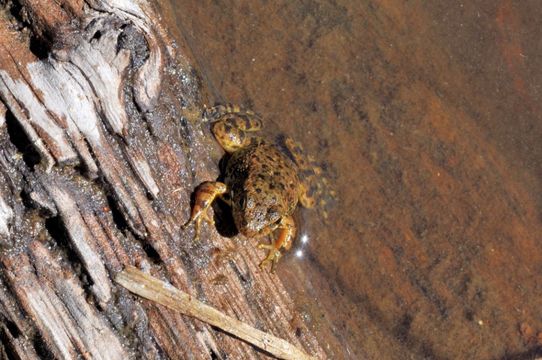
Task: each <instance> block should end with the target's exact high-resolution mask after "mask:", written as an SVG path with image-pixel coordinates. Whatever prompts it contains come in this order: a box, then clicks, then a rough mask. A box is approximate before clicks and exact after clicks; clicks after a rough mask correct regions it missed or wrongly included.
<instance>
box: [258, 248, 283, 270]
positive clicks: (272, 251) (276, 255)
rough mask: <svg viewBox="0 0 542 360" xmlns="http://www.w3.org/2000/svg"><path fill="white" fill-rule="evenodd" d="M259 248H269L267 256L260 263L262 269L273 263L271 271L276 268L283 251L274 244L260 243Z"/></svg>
mask: <svg viewBox="0 0 542 360" xmlns="http://www.w3.org/2000/svg"><path fill="white" fill-rule="evenodd" d="M258 249H269V253H268V254H267V257H266V258H265V259H263V261H262V262H261V263H260V265H259V266H260V269H262V270H263V269H264V268H265V267H266V266H267V264H271V272H273V271H274V270H275V264H276V263H277V262H278V261H279V259H280V257H281V256H282V254H281V252H280V251H279V250H278V249H277V248H276V247H275V245H274V244H259V245H258Z"/></svg>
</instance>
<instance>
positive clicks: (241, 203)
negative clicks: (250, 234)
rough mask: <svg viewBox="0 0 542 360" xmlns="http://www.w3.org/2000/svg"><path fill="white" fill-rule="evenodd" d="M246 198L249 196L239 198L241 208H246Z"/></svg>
mask: <svg viewBox="0 0 542 360" xmlns="http://www.w3.org/2000/svg"><path fill="white" fill-rule="evenodd" d="M246 200H247V198H246V197H244V196H243V197H242V198H241V199H239V207H240V208H241V209H244V208H245V205H246Z"/></svg>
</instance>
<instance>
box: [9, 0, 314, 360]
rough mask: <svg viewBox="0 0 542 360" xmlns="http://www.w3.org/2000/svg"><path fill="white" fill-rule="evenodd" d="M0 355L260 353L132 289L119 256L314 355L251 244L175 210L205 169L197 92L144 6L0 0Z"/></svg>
mask: <svg viewBox="0 0 542 360" xmlns="http://www.w3.org/2000/svg"><path fill="white" fill-rule="evenodd" d="M0 14H1V16H0V51H1V56H0V142H1V145H0V243H1V253H0V264H1V268H0V269H1V271H0V282H1V286H0V340H1V344H0V354H2V356H3V357H4V358H9V359H37V358H59V359H72V358H85V359H127V358H134V359H135V358H137V359H140V358H143V359H168V358H169V359H188V358H190V359H204V358H233V359H241V358H247V359H253V358H262V357H266V356H268V355H266V354H265V353H263V352H261V351H259V350H257V349H255V348H253V347H251V346H249V345H248V344H245V343H243V342H241V341H239V340H238V339H235V338H233V337H231V336H229V335H226V334H224V333H222V332H219V331H216V330H215V329H213V328H212V327H210V326H208V325H206V324H205V323H202V322H199V321H197V320H193V319H191V318H188V317H185V316H183V315H181V314H178V313H175V312H173V311H171V310H168V309H166V308H165V307H163V306H160V305H156V304H153V303H151V302H149V301H145V300H141V299H139V298H137V297H136V296H134V295H132V294H130V293H129V292H128V291H126V290H125V289H123V288H120V287H119V286H118V285H116V284H115V283H114V282H113V281H112V279H113V278H114V277H115V275H116V274H117V273H118V272H119V271H120V270H122V269H123V267H124V266H125V265H134V266H137V267H139V268H140V269H144V270H145V271H147V272H149V273H151V274H153V275H154V276H157V277H159V278H161V279H163V280H165V281H168V282H169V283H171V284H172V285H174V286H176V287H178V288H180V289H182V290H183V291H186V292H188V293H189V294H191V295H192V296H194V297H197V298H198V299H200V300H203V301H204V302H206V303H208V304H209V305H212V306H214V307H215V308H217V309H219V310H220V311H222V312H224V313H226V314H228V315H230V316H232V317H235V318H237V319H239V320H241V321H244V322H247V323H249V324H251V325H253V326H255V327H257V328H259V329H261V330H263V331H267V332H270V333H272V334H274V335H276V336H278V337H281V338H283V339H285V340H287V341H289V342H291V343H293V344H295V345H296V346H298V347H300V348H302V349H304V350H305V351H306V352H307V353H309V354H311V355H314V356H317V357H320V358H323V357H325V353H324V351H323V350H322V348H321V347H320V345H319V344H318V341H317V339H316V337H315V335H314V334H313V333H312V332H311V330H310V329H309V328H308V327H307V326H306V325H305V324H304V323H303V322H302V321H300V320H299V319H298V318H297V320H296V321H295V326H294V325H293V319H294V318H296V316H295V311H294V307H293V302H292V300H291V298H290V297H289V295H288V293H287V292H286V290H285V288H284V286H283V285H282V284H281V282H280V279H279V278H278V277H277V276H276V275H273V274H269V273H267V272H262V271H260V270H259V269H258V267H257V265H258V262H259V260H260V259H261V257H262V252H260V251H259V250H257V249H255V248H254V247H253V246H252V245H250V244H247V245H246V246H237V247H236V249H235V252H232V251H231V249H232V248H233V247H234V246H235V245H234V244H235V243H234V241H233V240H232V239H228V238H223V237H221V236H219V235H218V234H217V233H216V231H215V230H214V229H211V228H206V229H207V230H204V234H203V235H204V236H203V240H202V241H200V242H197V243H195V242H193V241H192V236H193V234H192V232H190V231H188V232H183V231H181V229H180V225H181V224H182V223H183V222H184V221H186V219H187V217H188V214H189V206H190V193H191V192H192V189H193V187H194V185H196V184H197V183H199V182H201V181H203V180H212V179H214V178H216V176H217V175H218V168H217V162H218V159H219V158H220V156H221V153H220V150H219V149H218V147H217V146H216V145H215V144H214V141H213V139H212V137H211V136H210V134H209V132H208V130H207V124H204V123H202V122H201V113H202V111H203V104H204V103H205V102H207V99H206V98H205V96H204V95H202V94H205V91H204V89H203V90H202V88H201V86H202V85H201V81H200V80H199V78H198V76H197V74H196V72H195V71H194V69H193V68H192V67H191V60H190V55H189V54H188V53H186V52H185V50H183V49H186V46H184V44H175V43H174V42H173V41H172V40H171V38H170V37H169V35H168V32H167V29H164V28H163V27H162V26H161V24H160V23H159V20H158V19H159V18H160V15H159V13H158V11H157V9H156V7H155V6H154V5H151V4H149V3H147V2H145V1H137V2H136V1H130V0H115V1H112V0H109V1H107V0H88V1H84V2H83V1H78V0H69V1H65V2H62V4H59V2H56V1H37V0H20V1H17V2H16V1H7V2H6V1H4V2H0Z"/></svg>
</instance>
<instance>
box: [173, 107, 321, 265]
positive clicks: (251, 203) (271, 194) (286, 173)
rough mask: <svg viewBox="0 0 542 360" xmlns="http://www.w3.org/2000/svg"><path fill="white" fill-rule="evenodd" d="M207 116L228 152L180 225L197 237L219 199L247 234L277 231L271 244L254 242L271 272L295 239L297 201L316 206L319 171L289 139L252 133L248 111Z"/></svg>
mask: <svg viewBox="0 0 542 360" xmlns="http://www.w3.org/2000/svg"><path fill="white" fill-rule="evenodd" d="M207 114H208V115H209V116H210V117H211V119H213V120H215V121H214V122H213V123H212V125H211V126H212V127H211V129H212V132H213V134H214V136H215V138H216V140H217V141H218V143H219V144H220V145H221V146H222V148H223V149H224V150H225V151H226V153H228V154H229V158H228V160H227V163H226V166H225V172H224V180H223V181H224V182H219V181H206V182H204V183H202V184H200V185H199V186H198V187H197V188H196V191H195V200H194V206H193V208H192V212H191V216H190V219H189V220H188V222H187V223H186V224H184V225H183V229H184V228H186V227H187V226H189V225H190V224H192V223H194V224H195V237H196V238H198V237H199V228H200V224H201V221H202V220H205V221H207V222H208V223H210V224H214V222H213V218H212V217H211V216H209V214H208V209H209V208H210V207H211V205H212V203H213V201H214V200H215V199H216V198H217V197H219V198H221V199H222V200H224V201H225V202H226V203H227V204H229V205H230V206H231V209H232V214H233V219H234V222H235V226H236V227H237V229H238V230H239V232H240V233H241V234H243V235H245V236H246V237H250V238H253V237H261V236H265V235H268V234H271V233H273V232H275V231H277V232H278V236H277V238H276V239H275V240H273V241H272V243H271V244H263V243H261V244H259V245H258V247H259V248H261V249H268V250H269V253H268V255H267V257H266V258H265V259H264V260H263V261H262V262H261V263H260V267H261V268H263V267H264V266H265V265H266V264H271V270H273V267H274V264H275V263H276V262H277V261H278V260H279V259H280V257H281V252H280V250H281V249H282V248H284V249H286V250H288V249H290V247H291V245H292V241H293V239H294V237H295V234H296V225H295V222H294V219H293V217H292V213H293V212H294V210H295V209H296V207H297V205H298V203H301V205H303V206H304V207H307V208H312V207H313V206H314V205H315V197H314V195H315V192H316V190H317V188H318V186H317V182H316V181H315V178H316V176H317V175H318V174H319V173H320V169H319V168H317V167H315V166H313V165H312V163H311V161H310V160H309V159H308V158H307V157H305V155H304V153H303V150H302V148H301V147H300V145H299V144H297V143H296V142H294V141H293V140H292V139H289V138H286V139H285V140H284V149H281V148H280V147H279V146H278V145H276V144H273V143H269V142H267V141H265V140H264V139H262V138H260V137H258V136H256V135H255V134H254V133H255V132H257V131H259V130H260V129H261V128H262V121H261V118H260V117H259V116H258V115H256V114H255V113H254V112H252V111H250V110H244V109H242V108H240V107H239V106H233V105H219V106H216V107H214V108H212V109H210V111H209V112H208V113H207Z"/></svg>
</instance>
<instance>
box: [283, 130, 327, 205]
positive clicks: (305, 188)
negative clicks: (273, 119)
mask: <svg viewBox="0 0 542 360" xmlns="http://www.w3.org/2000/svg"><path fill="white" fill-rule="evenodd" d="M284 145H285V146H286V148H287V149H288V151H289V152H290V155H291V157H292V159H293V160H294V162H295V164H296V165H297V167H298V168H299V173H298V174H299V180H300V184H299V202H300V203H301V205H303V206H304V207H306V208H313V207H314V206H315V205H316V203H317V201H318V200H319V197H320V195H321V193H322V188H323V185H324V184H323V182H326V179H325V178H323V177H322V168H320V167H319V166H318V165H316V162H315V161H314V159H313V158H312V157H310V156H308V155H307V154H306V153H305V151H304V150H303V147H302V146H301V144H299V143H298V142H296V141H294V140H293V139H291V138H289V137H287V138H285V139H284Z"/></svg>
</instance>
